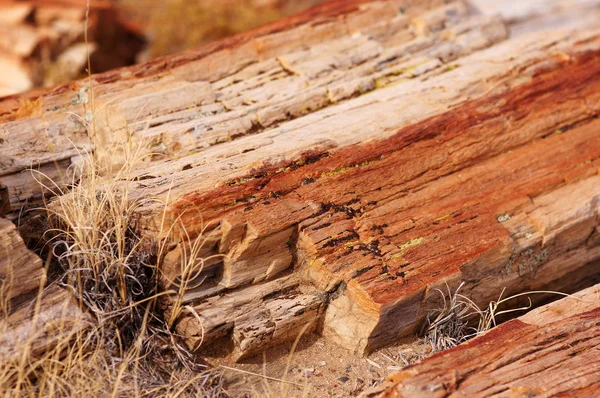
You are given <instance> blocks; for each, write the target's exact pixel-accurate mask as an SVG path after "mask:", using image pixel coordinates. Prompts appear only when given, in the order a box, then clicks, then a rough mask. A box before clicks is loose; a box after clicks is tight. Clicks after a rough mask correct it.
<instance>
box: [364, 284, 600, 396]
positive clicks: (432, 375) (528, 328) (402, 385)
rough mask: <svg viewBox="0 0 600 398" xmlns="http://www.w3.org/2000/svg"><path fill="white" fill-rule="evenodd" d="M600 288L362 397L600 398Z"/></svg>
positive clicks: (494, 331)
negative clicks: (599, 396) (492, 397)
mask: <svg viewBox="0 0 600 398" xmlns="http://www.w3.org/2000/svg"><path fill="white" fill-rule="evenodd" d="M599 350H600V285H595V286H593V287H590V288H588V289H585V290H583V291H581V292H578V293H577V294H575V295H573V297H568V298H564V299H562V300H559V301H556V302H553V303H551V304H547V305H545V306H543V307H540V308H537V309H535V310H533V311H531V312H529V313H528V314H526V315H524V316H521V317H519V318H517V319H514V320H511V321H508V322H506V323H504V324H502V325H500V326H498V327H496V328H494V329H492V330H491V331H489V332H487V333H486V334H484V335H483V336H479V337H477V338H475V339H473V340H470V341H468V342H466V343H463V344H461V345H459V346H458V347H456V348H453V349H450V350H447V351H444V352H441V353H439V354H437V355H434V356H433V357H430V358H428V359H425V360H424V361H423V362H421V363H419V364H416V365H413V366H411V367H408V368H406V369H405V370H403V371H401V372H399V373H396V374H394V375H392V376H390V377H388V379H387V381H386V382H385V383H383V384H382V385H381V386H378V387H377V388H376V389H375V390H372V391H370V392H367V393H365V394H363V397H365V398H366V397H380V398H384V397H386V398H388V397H389V398H392V397H396V398H400V397H411V398H418V397H427V398H429V397H490V396H494V397H530V396H536V397H559V396H560V397H596V396H598V394H600V364H599V363H598V351H599Z"/></svg>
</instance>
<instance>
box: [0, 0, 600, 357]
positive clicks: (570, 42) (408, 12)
mask: <svg viewBox="0 0 600 398" xmlns="http://www.w3.org/2000/svg"><path fill="white" fill-rule="evenodd" d="M523 3H524V2H523ZM511 4H512V3H511ZM400 5H401V4H400V3H399V2H397V1H395V0H380V1H362V0H355V1H330V2H326V3H324V4H323V5H321V6H318V7H316V8H314V9H311V10H308V11H306V12H304V13H302V14H300V15H298V16H294V17H290V18H287V19H284V20H282V21H279V22H276V23H275V24H271V25H268V26H266V27H263V28H260V29H257V30H254V31H252V32H249V33H246V34H243V35H240V36H236V37H234V38H230V39H226V40H222V41H219V42H217V43H214V44H211V45H209V46H205V47H203V48H201V49H199V50H195V51H192V52H188V53H184V54H180V55H176V56H172V57H168V58H165V59H161V60H156V61H152V62H150V63H146V64H143V65H138V66H134V67H131V68H125V69H120V70H115V71H112V72H108V73H105V74H101V75H96V76H94V77H93V79H92V80H93V83H94V88H93V93H94V102H95V105H96V106H97V108H96V109H97V112H96V113H95V114H94V115H93V116H94V123H95V126H96V130H95V135H94V136H93V137H92V138H91V139H90V137H88V134H87V132H86V127H85V122H83V121H84V120H85V118H86V114H87V115H90V113H89V112H91V110H92V107H91V102H90V98H91V97H90V95H91V92H89V91H87V90H86V86H85V84H86V83H85V82H74V83H72V84H69V85H63V86H59V87H56V88H54V89H53V90H52V91H46V92H43V93H41V94H40V93H37V94H35V95H34V94H30V95H23V96H21V97H16V98H12V99H9V100H7V101H5V102H3V103H0V114H2V116H0V139H1V140H2V141H1V142H2V145H0V155H1V157H0V166H1V167H0V190H2V191H0V192H2V198H3V211H4V212H5V213H7V214H15V212H16V211H17V210H19V209H20V208H21V206H23V205H25V204H32V203H36V202H39V201H40V198H41V197H42V192H41V190H40V189H39V188H36V185H35V183H36V181H35V178H33V175H32V174H31V172H30V171H27V169H28V168H29V167H31V165H34V166H35V168H40V169H41V170H43V171H44V172H45V173H54V174H55V175H56V176H58V178H61V177H62V178H64V181H65V182H66V181H68V180H69V178H70V177H69V174H68V173H67V171H68V170H69V167H70V166H72V165H74V164H76V163H77V161H78V156H77V155H78V151H80V150H88V149H89V150H94V151H95V153H96V155H97V157H98V158H100V159H101V160H102V161H103V162H104V164H105V165H106V170H107V171H110V169H111V167H112V166H114V165H118V164H119V162H120V161H121V160H122V159H121V158H120V157H121V154H120V153H119V152H118V151H116V150H115V145H116V146H117V147H118V145H119V143H120V142H122V141H124V140H125V141H127V140H130V141H128V142H138V143H142V144H145V145H148V147H149V148H150V150H151V151H152V153H153V156H152V158H151V159H150V160H148V161H147V162H146V163H144V164H142V165H141V166H140V167H138V168H137V169H136V170H135V171H134V175H133V176H132V177H133V178H132V179H133V181H132V182H131V183H130V185H129V192H130V193H131V197H132V199H133V200H136V199H147V198H152V199H156V201H145V202H144V203H143V204H142V205H141V206H139V207H137V208H136V212H137V216H138V217H139V225H140V228H141V231H140V234H141V235H142V236H143V237H144V238H146V239H153V240H161V239H164V238H166V239H168V240H169V243H170V246H169V248H170V250H169V252H168V253H166V254H165V258H164V264H163V268H162V277H163V282H164V285H165V286H164V287H165V288H167V287H173V286H172V282H173V281H177V279H178V278H180V277H181V273H182V268H181V262H182V259H184V258H186V256H187V255H188V253H189V252H190V250H191V249H190V246H191V245H192V242H193V240H194V239H196V238H197V237H198V236H200V235H201V234H204V235H203V236H202V239H206V241H205V244H204V245H203V247H202V249H201V250H200V252H199V253H198V258H208V257H210V260H208V261H206V262H204V268H203V270H202V272H201V273H200V275H199V276H198V279H197V280H196V281H193V284H194V285H198V286H197V287H195V288H194V289H191V290H189V291H187V292H185V294H184V301H185V302H184V304H185V305H189V306H190V307H191V308H194V310H195V313H196V314H197V315H198V316H196V315H195V314H194V315H191V313H192V312H191V311H187V312H184V314H185V315H184V316H183V317H182V319H180V321H179V324H178V330H179V332H180V333H182V334H183V335H184V336H185V337H186V339H187V342H188V343H189V345H190V347H193V348H198V346H199V345H202V347H210V345H221V344H223V342H224V341H225V342H226V343H229V344H230V345H231V347H232V353H233V355H234V357H235V358H236V359H244V358H246V357H248V356H251V355H254V354H256V353H259V352H260V351H261V350H263V349H265V348H266V347H269V345H272V344H279V343H282V342H286V341H291V340H294V339H295V338H296V336H297V335H298V334H299V333H300V332H301V331H302V329H303V328H304V326H305V325H309V326H308V330H309V331H314V332H317V333H320V334H322V335H323V336H325V338H327V339H330V340H332V341H335V342H337V343H339V344H340V345H342V346H344V347H346V348H348V349H349V350H352V351H354V352H356V353H358V354H366V353H368V352H370V351H373V350H376V349H378V348H380V347H384V346H386V345H389V344H393V343H394V342H396V341H397V340H398V339H400V338H402V337H404V336H409V335H413V334H414V333H415V332H416V330H418V328H419V327H420V326H421V323H422V322H423V320H424V317H425V314H426V309H427V308H428V306H430V305H431V304H432V303H434V301H435V299H434V294H433V293H432V291H433V289H435V288H437V287H443V286H445V285H446V284H448V285H450V286H451V287H453V286H458V284H459V283H460V282H461V281H464V282H466V285H465V288H464V293H465V294H468V295H469V296H470V297H471V298H472V299H473V300H475V301H476V302H477V303H479V304H483V305H485V304H486V303H487V301H489V300H491V299H494V298H496V297H497V295H498V294H499V293H500V291H501V290H502V289H503V288H505V287H506V288H507V293H517V292H521V291H525V290H531V289H550V288H551V289H555V290H564V291H575V290H577V289H580V288H582V287H585V286H588V285H590V284H593V283H595V281H596V280H597V278H598V273H597V265H598V260H599V259H600V248H599V247H598V244H599V243H600V239H599V238H598V217H597V213H598V203H599V202H598V196H599V195H600V191H599V187H600V185H599V184H598V182H599V180H598V178H599V177H598V166H599V160H598V159H599V158H600V141H599V140H600V138H599V137H600V136H599V135H598V130H599V128H600V123H599V122H598V119H597V116H598V113H599V112H600V94H599V93H600V79H599V78H598V77H599V76H600V63H599V62H598V59H599V58H600V31H598V30H597V26H596V24H595V22H594V21H593V20H587V19H586V20H582V22H581V24H578V25H577V29H569V30H556V29H551V28H550V25H548V26H547V27H548V28H549V29H542V31H541V32H539V30H540V29H538V28H537V27H536V28H532V29H531V30H532V32H531V33H529V34H524V33H525V32H522V33H523V34H520V33H519V34H517V33H515V31H514V29H513V28H514V27H515V26H516V25H514V24H515V23H517V21H518V23H519V24H525V25H520V26H521V27H526V23H527V19H528V18H529V17H523V18H521V19H518V18H513V17H510V18H509V17H507V15H508V14H506V15H504V16H503V15H496V14H495V13H491V12H489V13H488V12H481V10H478V9H476V8H475V9H474V8H473V7H471V6H470V5H469V4H467V3H466V2H463V1H452V2H441V1H439V2H438V1H426V2H416V1H415V2H405V3H403V6H402V8H401V7H400ZM521 6H522V7H523V9H521V8H520V7H521ZM579 6H580V4H579V3H577V7H579ZM481 7H483V8H485V7H486V6H485V5H482V6H481ZM511 7H512V8H510V12H514V13H517V14H518V13H521V14H523V15H531V14H528V12H529V11H527V10H525V9H524V8H527V7H526V4H516V3H515V4H512V6H511ZM514 7H516V8H514ZM586 7H587V6H586ZM578 9H579V8H578ZM519 10H520V11H519ZM557 10H558V9H557V8H556V7H550V8H548V9H547V10H545V11H540V12H537V11H536V12H537V13H536V14H535V15H537V16H539V15H542V16H549V15H550V16H551V15H556V17H557V18H561V17H560V15H562V11H563V10H564V8H560V12H559V11H557ZM589 10H590V13H592V11H595V10H596V7H595V5H594V4H592V5H590V6H589ZM506 12H507V13H508V11H506ZM553 13H554V14H553ZM519 15H520V14H519ZM531 18H533V17H531ZM536 18H537V17H536ZM542 25H544V24H543V23H542ZM573 26H574V25H568V27H571V28H572V27H573ZM511 35H512V37H511ZM34 96H35V98H34ZM32 99H35V102H32V101H31V100H32ZM28 101H29V102H28ZM74 115H76V116H74ZM72 169H73V167H71V170H72ZM28 175H29V177H28ZM164 203H167V207H166V210H165V205H164ZM163 221H166V223H163ZM173 225H176V228H175V229H171V227H172V226H173ZM200 282H201V283H200Z"/></svg>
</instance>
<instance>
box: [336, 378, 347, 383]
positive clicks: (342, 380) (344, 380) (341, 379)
mask: <svg viewBox="0 0 600 398" xmlns="http://www.w3.org/2000/svg"><path fill="white" fill-rule="evenodd" d="M337 379H338V380H339V381H341V382H342V383H345V382H347V381H348V380H350V378H349V377H347V376H342V377H338V378H337Z"/></svg>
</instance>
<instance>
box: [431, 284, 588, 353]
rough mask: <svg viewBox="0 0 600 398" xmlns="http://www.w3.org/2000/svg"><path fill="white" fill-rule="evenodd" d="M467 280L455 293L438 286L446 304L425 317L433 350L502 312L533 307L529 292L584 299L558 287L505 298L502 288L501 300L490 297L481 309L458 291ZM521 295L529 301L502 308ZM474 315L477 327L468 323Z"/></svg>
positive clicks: (477, 331) (475, 331) (483, 328)
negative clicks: (513, 306)
mask: <svg viewBox="0 0 600 398" xmlns="http://www.w3.org/2000/svg"><path fill="white" fill-rule="evenodd" d="M464 284H465V283H464V282H462V283H461V284H460V285H459V286H458V288H456V290H455V291H454V293H452V292H451V291H450V288H449V287H448V294H447V295H446V294H444V293H443V292H442V291H441V290H439V289H437V291H438V292H439V293H440V295H441V296H442V300H443V306H442V308H441V309H436V310H433V311H431V313H430V316H429V317H428V319H427V321H426V324H425V332H424V334H425V340H426V341H427V342H428V343H429V344H430V345H431V349H432V352H439V351H443V350H446V349H449V348H452V347H456V346H457V345H459V344H460V343H462V342H464V341H466V340H469V339H471V338H473V337H476V336H479V335H481V334H483V333H485V332H487V331H488V330H490V329H491V328H493V327H495V326H496V325H497V321H496V318H497V317H498V316H500V315H504V314H509V313H512V312H517V311H526V310H528V309H530V308H531V307H532V303H531V299H530V298H529V295H531V294H554V295H560V296H565V297H571V298H573V299H575V300H581V299H579V298H577V297H572V296H571V295H569V294H566V293H561V292H555V291H530V292H524V293H519V294H515V295H512V296H509V297H506V298H502V296H504V292H505V290H506V289H503V290H502V292H501V293H500V296H499V297H498V300H496V301H491V302H490V303H489V304H488V305H487V307H486V308H485V309H483V310H482V309H481V308H480V307H479V306H478V305H477V304H476V303H475V302H473V301H472V300H471V299H469V298H468V297H466V296H464V295H462V294H460V293H459V291H460V289H461V288H462V287H463V286H464ZM519 297H527V299H528V300H529V305H527V306H523V307H518V308H509V309H506V310H499V307H500V306H501V305H503V304H506V303H507V302H509V301H510V300H514V299H516V298H519ZM473 317H477V319H478V320H477V326H476V327H471V326H469V322H470V320H472V319H473Z"/></svg>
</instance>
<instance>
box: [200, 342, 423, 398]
mask: <svg viewBox="0 0 600 398" xmlns="http://www.w3.org/2000/svg"><path fill="white" fill-rule="evenodd" d="M290 350H291V348H290V347H277V348H274V349H272V350H270V351H268V352H265V353H264V355H263V356H260V355H259V356H257V357H254V358H251V359H249V360H245V361H243V362H242V363H232V361H231V360H230V359H228V358H207V360H208V361H209V362H210V363H211V364H212V365H214V366H216V367H218V366H222V367H223V369H224V376H225V379H226V383H227V390H228V391H229V393H230V394H231V396H232V397H278V398H286V397H354V396H357V395H358V394H360V393H361V392H363V391H365V390H366V389H368V388H370V387H372V386H374V385H376V384H378V383H379V382H381V381H382V380H383V379H384V378H385V377H386V376H387V375H388V374H390V373H392V372H395V371H398V370H400V369H402V368H403V367H404V366H407V365H409V364H412V363H415V362H417V361H419V360H420V359H421V358H423V357H425V356H427V355H428V354H429V353H430V347H429V345H427V344H426V343H424V342H423V341H422V340H415V341H406V342H404V343H402V344H399V345H396V346H394V347H390V348H385V349H382V350H380V351H377V352H374V353H372V354H371V355H369V356H368V357H366V358H362V357H359V356H357V355H354V354H353V353H351V352H349V351H347V350H345V349H344V348H341V347H339V346H337V345H335V344H333V343H331V342H327V341H325V339H323V338H319V337H317V336H316V335H311V336H308V337H307V338H305V339H303V340H302V341H301V342H300V343H299V344H298V346H297V348H296V350H295V351H294V352H293V353H292V355H290ZM225 367H226V368H225ZM231 368H235V369H236V370H232V369H231ZM286 368H287V369H288V370H287V374H286ZM246 372H250V373H253V374H255V375H253V374H250V373H246ZM265 375H266V376H267V377H268V378H266V377H264V376H265ZM281 380H285V382H282V381H281ZM282 387H283V391H282Z"/></svg>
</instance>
